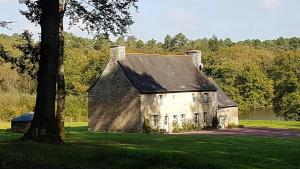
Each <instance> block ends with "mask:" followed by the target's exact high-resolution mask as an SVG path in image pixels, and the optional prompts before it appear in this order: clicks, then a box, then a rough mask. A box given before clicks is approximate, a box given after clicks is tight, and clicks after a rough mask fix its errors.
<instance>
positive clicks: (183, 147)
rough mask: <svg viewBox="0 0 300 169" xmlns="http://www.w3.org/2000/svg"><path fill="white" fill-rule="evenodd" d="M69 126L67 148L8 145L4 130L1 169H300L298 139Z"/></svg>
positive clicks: (11, 136) (0, 145)
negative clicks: (107, 130) (98, 130)
mask: <svg viewBox="0 0 300 169" xmlns="http://www.w3.org/2000/svg"><path fill="white" fill-rule="evenodd" d="M1 126H2V125H1ZM6 126H7V125H6ZM66 126H67V127H66V130H67V133H68V136H67V138H66V140H65V142H66V144H65V145H51V144H36V143H30V142H25V143H20V142H9V140H11V139H15V138H18V137H20V135H19V134H13V133H10V132H7V131H6V130H3V129H2V130H1V129H0V168H4V169H6V168H7V169H8V168H23V169H27V168H43V169H44V168H46V169H48V168H49V169H50V168H72V169H73V168H75V169H77V168H78V169H79V168H80V169H82V168H122V169H126V168H128V169H134V168H141V169H144V168H145V169H148V168H149V169H165V168H166V169H171V168H174V169H180V168H192V169H193V168H194V169H201V168H220V169H223V168H224V169H232V168H238V169H250V168H251V169H256V168H266V169H269V168H276V169H280V168H282V169H299V168H300V161H299V157H300V151H299V150H300V139H299V138H272V137H251V136H230V137H228V140H227V137H226V136H208V135H186V136H178V135H160V134H142V133H96V132H88V131H87V127H86V123H67V124H66ZM228 142H229V146H228ZM228 147H229V149H228ZM229 152H230V154H229ZM1 160H2V161H5V162H2V163H1Z"/></svg>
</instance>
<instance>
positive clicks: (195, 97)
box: [192, 93, 198, 103]
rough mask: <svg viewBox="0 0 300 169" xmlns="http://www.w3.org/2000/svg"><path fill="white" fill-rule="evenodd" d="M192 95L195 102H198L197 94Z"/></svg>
mask: <svg viewBox="0 0 300 169" xmlns="http://www.w3.org/2000/svg"><path fill="white" fill-rule="evenodd" d="M192 97H193V102H194V103H196V102H197V101H198V98H197V94H196V93H192Z"/></svg>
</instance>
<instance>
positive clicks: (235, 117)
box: [218, 107, 239, 127]
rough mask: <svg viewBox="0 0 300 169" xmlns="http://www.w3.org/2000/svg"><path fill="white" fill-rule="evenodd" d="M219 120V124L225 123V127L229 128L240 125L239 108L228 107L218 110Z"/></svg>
mask: <svg viewBox="0 0 300 169" xmlns="http://www.w3.org/2000/svg"><path fill="white" fill-rule="evenodd" d="M218 118H219V122H220V123H222V121H223V122H224V126H221V127H228V125H230V124H232V125H238V124H239V111H238V107H227V108H220V109H218Z"/></svg>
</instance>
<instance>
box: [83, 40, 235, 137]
mask: <svg viewBox="0 0 300 169" xmlns="http://www.w3.org/2000/svg"><path fill="white" fill-rule="evenodd" d="M202 68H203V65H202V63H201V53H200V52H199V51H190V52H188V53H187V55H182V56H161V55H147V54H126V52H125V47H122V46H117V47H113V48H111V56H110V61H109V63H108V65H107V67H106V68H105V70H104V71H103V73H102V75H101V77H100V78H99V79H98V81H97V82H96V83H95V84H94V85H93V86H92V87H91V88H90V89H89V91H88V112H89V117H88V118H89V129H90V130H94V131H127V132H139V131H142V126H143V124H144V123H145V122H148V123H149V125H150V126H151V127H152V128H153V129H157V130H160V131H164V132H172V131H174V130H175V128H184V127H186V126H187V124H189V125H192V126H193V127H194V128H199V129H200V128H203V127H206V126H212V123H213V119H214V118H219V120H221V121H220V122H222V123H220V125H221V127H226V126H228V124H231V123H234V124H238V114H237V113H238V112H237V111H235V110H237V105H236V104H235V103H234V102H232V101H231V100H230V99H229V98H228V97H227V98H226V99H227V100H226V99H225V100H226V101H227V102H224V98H223V99H221V100H220V99H219V101H223V102H222V103H219V101H218V95H220V88H219V87H218V86H216V84H214V83H215V82H214V81H213V80H210V79H209V78H208V77H207V76H206V75H205V74H204V73H203V72H202V71H201V69H202ZM221 94H222V93H221ZM223 94H224V92H223ZM229 102H230V103H231V105H229ZM221 104H222V106H220V105H221ZM228 118H230V119H228Z"/></svg>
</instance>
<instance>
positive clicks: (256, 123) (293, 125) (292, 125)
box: [240, 120, 300, 130]
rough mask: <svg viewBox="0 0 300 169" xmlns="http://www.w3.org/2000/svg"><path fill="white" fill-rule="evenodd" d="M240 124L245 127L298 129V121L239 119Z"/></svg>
mask: <svg viewBox="0 0 300 169" xmlns="http://www.w3.org/2000/svg"><path fill="white" fill-rule="evenodd" d="M240 124H241V125H244V126H245V127H269V128H279V129H293V130H300V122H299V121H294V122H293V121H279V120H273V121H271V120H240Z"/></svg>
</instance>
